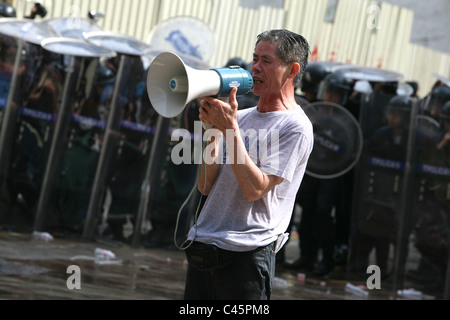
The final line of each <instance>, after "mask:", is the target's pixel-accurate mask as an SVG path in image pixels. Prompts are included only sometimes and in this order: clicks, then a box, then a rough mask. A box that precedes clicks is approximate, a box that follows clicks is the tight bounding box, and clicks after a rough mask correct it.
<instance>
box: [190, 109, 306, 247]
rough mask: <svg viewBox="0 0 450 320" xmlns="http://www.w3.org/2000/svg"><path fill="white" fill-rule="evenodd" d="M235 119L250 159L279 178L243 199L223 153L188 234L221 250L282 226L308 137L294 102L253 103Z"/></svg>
mask: <svg viewBox="0 0 450 320" xmlns="http://www.w3.org/2000/svg"><path fill="white" fill-rule="evenodd" d="M237 119H238V123H239V128H240V130H241V135H242V137H243V139H244V142H245V146H246V149H247V152H248V153H249V155H250V157H251V159H252V160H253V161H254V162H255V163H256V164H257V166H258V167H259V168H260V169H261V170H262V171H264V172H265V173H267V174H270V175H276V176H279V177H281V178H283V179H284V180H283V182H282V183H280V184H279V185H277V186H275V187H274V189H272V190H271V191H270V192H269V193H268V194H267V195H265V196H264V197H263V198H262V199H259V200H256V201H247V200H245V199H244V196H243V192H242V190H241V188H240V186H239V183H238V182H237V179H236V177H235V175H234V172H233V169H232V167H231V165H230V164H229V163H230V162H229V161H230V160H229V159H228V157H227V152H226V151H225V152H223V154H224V156H223V161H222V162H223V164H221V166H220V171H219V174H218V176H217V180H216V181H215V183H214V185H213V187H212V189H211V192H210V194H209V195H208V198H207V199H206V202H205V204H204V206H203V208H202V211H201V213H200V215H199V217H198V221H197V227H196V226H195V225H194V226H193V227H192V228H191V230H190V232H189V235H188V239H189V240H192V239H193V238H194V236H195V241H199V242H203V243H207V244H214V245H216V246H218V247H219V248H222V249H225V250H230V251H250V250H253V249H256V248H257V247H260V246H265V245H268V244H270V243H272V242H274V241H275V240H276V239H277V237H278V235H280V234H282V233H284V232H285V231H286V229H287V227H288V225H289V222H290V220H291V215H292V211H293V208H294V204H295V196H296V194H297V191H298V188H299V187H300V183H301V181H302V179H303V176H304V173H305V169H306V165H307V162H308V158H309V155H310V153H311V151H312V148H313V141H314V137H313V129H312V124H311V122H310V120H309V119H308V117H307V116H306V114H305V113H304V111H303V110H302V108H301V107H300V106H298V107H296V108H294V109H291V110H286V111H276V112H268V113H260V112H258V110H257V108H256V107H254V108H249V109H244V110H239V111H238V116H237ZM225 150H226V148H225Z"/></svg>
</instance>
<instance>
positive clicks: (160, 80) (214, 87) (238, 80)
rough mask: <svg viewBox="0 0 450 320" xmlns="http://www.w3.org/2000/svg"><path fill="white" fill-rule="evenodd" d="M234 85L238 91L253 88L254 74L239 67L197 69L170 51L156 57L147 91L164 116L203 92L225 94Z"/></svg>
mask: <svg viewBox="0 0 450 320" xmlns="http://www.w3.org/2000/svg"><path fill="white" fill-rule="evenodd" d="M235 87H237V88H238V92H237V94H243V93H247V92H249V91H251V90H252V88H253V78H252V76H251V74H250V72H248V71H247V70H245V69H242V68H240V67H237V66H236V67H234V66H231V67H227V68H217V69H210V70H197V69H193V68H191V67H189V66H186V65H185V64H184V62H183V60H182V59H181V58H180V57H179V56H178V55H176V54H175V53H172V52H163V53H160V54H159V55H158V56H156V57H155V59H154V60H153V62H152V63H151V65H150V68H149V70H148V73H147V93H148V96H149V98H150V102H151V103H152V106H153V108H154V109H155V110H156V112H158V113H159V114H160V115H161V116H163V117H165V118H173V117H176V116H177V115H179V114H180V113H181V112H182V111H183V109H184V107H185V106H186V105H187V104H188V103H189V102H191V101H193V100H194V99H197V98H200V97H206V96H217V97H224V96H228V95H229V93H230V91H231V90H232V89H233V88H235Z"/></svg>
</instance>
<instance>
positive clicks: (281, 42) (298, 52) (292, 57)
mask: <svg viewBox="0 0 450 320" xmlns="http://www.w3.org/2000/svg"><path fill="white" fill-rule="evenodd" d="M261 41H270V42H272V43H278V49H277V53H278V56H279V57H280V59H281V61H283V63H284V64H286V65H288V64H290V63H292V62H297V63H298V64H299V65H300V71H299V73H298V75H297V77H296V78H295V84H298V83H299V82H300V80H301V79H302V77H303V74H304V72H305V68H306V65H307V64H308V58H309V55H310V53H311V51H310V48H309V44H308V41H307V40H306V39H305V38H304V37H303V36H301V35H299V34H297V33H295V32H292V31H289V30H286V29H274V30H268V31H264V32H262V33H260V34H259V35H258V37H257V40H256V44H255V46H256V45H258V43H259V42H261Z"/></svg>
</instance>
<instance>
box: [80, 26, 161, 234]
mask: <svg viewBox="0 0 450 320" xmlns="http://www.w3.org/2000/svg"><path fill="white" fill-rule="evenodd" d="M85 38H86V40H87V41H88V42H90V43H92V44H94V45H97V46H100V47H103V48H107V49H109V50H113V51H115V52H117V53H118V55H117V56H116V57H115V58H114V59H110V60H108V61H106V64H105V66H106V67H107V68H109V69H110V70H113V72H114V73H115V87H114V90H113V91H112V92H111V96H110V97H109V98H110V101H111V103H110V106H109V107H107V108H105V110H104V111H105V121H106V128H105V131H104V134H103V136H102V138H101V145H100V154H99V160H98V163H97V166H96V169H95V173H94V176H93V177H94V178H93V179H94V180H93V184H92V192H91V194H90V196H89V199H88V207H87V211H86V215H85V222H84V229H83V237H85V238H92V237H93V236H94V235H96V234H100V235H104V236H106V235H108V236H110V237H113V238H115V239H117V240H125V239H126V238H128V237H130V235H131V234H132V233H133V230H132V229H133V227H131V231H130V230H129V229H128V230H126V231H125V233H124V230H123V226H124V224H125V223H126V222H129V223H128V224H133V223H135V218H136V212H137V210H138V206H139V200H140V190H141V184H142V180H143V173H144V172H145V167H146V164H147V162H148V159H149V157H150V150H151V146H152V142H153V135H154V130H155V128H154V126H155V124H156V123H155V118H154V116H155V114H154V113H153V110H151V108H150V105H149V103H148V100H147V99H146V96H145V94H144V92H145V90H144V88H145V75H146V74H145V69H144V64H143V59H142V56H143V55H144V54H145V52H146V51H148V50H149V46H148V45H147V44H145V43H142V42H140V41H138V40H136V39H134V38H131V37H128V36H126V35H122V34H118V33H111V32H90V33H86V34H85ZM128 224H127V225H128Z"/></svg>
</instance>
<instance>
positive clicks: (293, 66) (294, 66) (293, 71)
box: [289, 62, 300, 78]
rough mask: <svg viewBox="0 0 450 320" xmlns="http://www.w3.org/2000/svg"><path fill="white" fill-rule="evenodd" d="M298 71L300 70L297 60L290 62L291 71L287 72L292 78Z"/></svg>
mask: <svg viewBox="0 0 450 320" xmlns="http://www.w3.org/2000/svg"><path fill="white" fill-rule="evenodd" d="M299 72H300V65H299V64H298V62H293V63H291V72H290V73H289V75H290V76H292V77H293V78H294V77H296V76H297V74H298V73H299Z"/></svg>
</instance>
